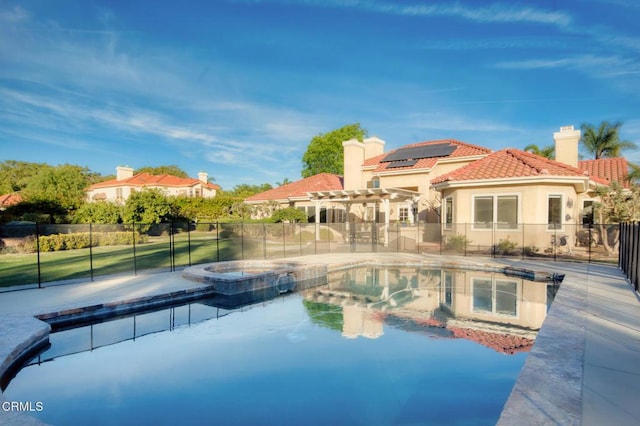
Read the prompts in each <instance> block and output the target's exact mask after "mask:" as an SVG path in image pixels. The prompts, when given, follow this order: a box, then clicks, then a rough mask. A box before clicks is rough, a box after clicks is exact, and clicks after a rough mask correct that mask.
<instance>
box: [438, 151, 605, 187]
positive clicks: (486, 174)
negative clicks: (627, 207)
mask: <svg viewBox="0 0 640 426" xmlns="http://www.w3.org/2000/svg"><path fill="white" fill-rule="evenodd" d="M544 175H549V176H585V175H586V172H585V171H584V170H582V169H579V168H576V167H572V166H569V165H567V164H564V163H561V162H558V161H554V160H549V159H547V158H544V157H541V156H539V155H535V154H532V153H530V152H525V151H521V150H519V149H513V148H507V149H502V150H500V151H496V152H494V153H492V154H490V155H488V156H486V157H485V158H482V159H480V160H478V161H474V162H473V163H471V164H469V165H467V166H465V167H461V168H459V169H457V170H454V171H453V172H451V173H447V174H445V175H442V176H440V177H437V178H436V179H434V180H433V181H431V183H432V184H437V183H442V182H460V181H471V180H484V179H504V178H518V177H527V176H544ZM594 180H598V181H600V179H597V178H596V179H594Z"/></svg>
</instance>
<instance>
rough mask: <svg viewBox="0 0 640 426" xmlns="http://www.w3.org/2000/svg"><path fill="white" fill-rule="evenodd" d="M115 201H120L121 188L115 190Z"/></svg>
mask: <svg viewBox="0 0 640 426" xmlns="http://www.w3.org/2000/svg"><path fill="white" fill-rule="evenodd" d="M116 200H122V188H116Z"/></svg>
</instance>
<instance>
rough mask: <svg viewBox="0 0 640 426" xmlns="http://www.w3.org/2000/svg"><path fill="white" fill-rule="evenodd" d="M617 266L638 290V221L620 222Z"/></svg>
mask: <svg viewBox="0 0 640 426" xmlns="http://www.w3.org/2000/svg"><path fill="white" fill-rule="evenodd" d="M618 266H619V267H620V269H622V272H624V274H625V275H626V276H627V278H628V279H629V282H630V283H631V285H632V286H633V288H634V289H635V290H636V291H640V223H638V222H633V223H622V224H620V256H619V260H618Z"/></svg>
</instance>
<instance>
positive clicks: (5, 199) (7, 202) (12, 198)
mask: <svg viewBox="0 0 640 426" xmlns="http://www.w3.org/2000/svg"><path fill="white" fill-rule="evenodd" d="M21 201H22V196H21V195H20V194H18V193H17V192H14V193H12V194H4V195H0V210H6V209H7V207H11V206H14V205H16V204H18V203H19V202H21Z"/></svg>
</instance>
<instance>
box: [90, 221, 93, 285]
mask: <svg viewBox="0 0 640 426" xmlns="http://www.w3.org/2000/svg"><path fill="white" fill-rule="evenodd" d="M91 225H92V224H91V223H89V271H90V273H91V281H93V229H92V227H91Z"/></svg>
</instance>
